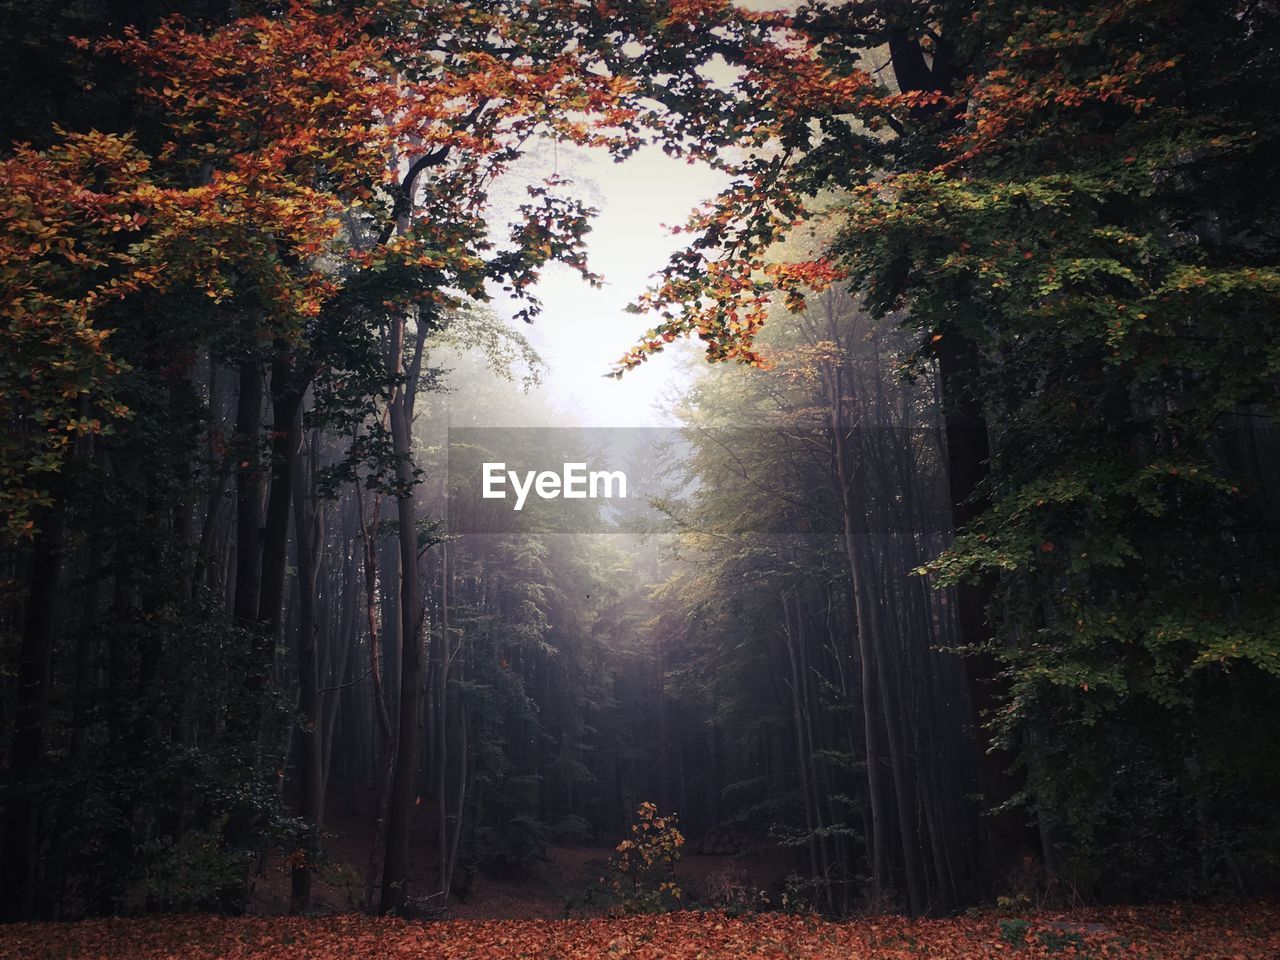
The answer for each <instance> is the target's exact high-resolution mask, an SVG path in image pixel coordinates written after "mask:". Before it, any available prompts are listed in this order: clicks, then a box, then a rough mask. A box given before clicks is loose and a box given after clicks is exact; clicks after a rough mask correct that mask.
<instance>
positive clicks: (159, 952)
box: [0, 903, 1280, 960]
mask: <svg viewBox="0 0 1280 960" xmlns="http://www.w3.org/2000/svg"><path fill="white" fill-rule="evenodd" d="M1277 951H1280V911H1277V908H1276V905H1275V904H1273V903H1239V904H1233V905H1231V906H1230V907H1225V908H1224V907H1180V906H1173V907H1145V908H1126V909H1115V910H1106V911H1090V912H1088V913H1081V914H1043V915H1039V916H1036V917H1034V918H1032V919H1030V920H1029V921H1028V920H1022V919H1018V918H1001V917H999V916H996V915H994V914H989V913H984V914H980V915H976V916H967V917H963V918H957V919H951V920H907V919H904V918H901V917H874V918H869V919H866V920H861V921H848V922H844V923H831V922H829V921H825V920H821V919H818V918H815V917H803V916H785V915H781V914H772V915H767V916H759V917H754V918H751V919H732V918H728V917H725V916H724V915H723V914H718V913H673V914H664V915H661V916H646V917H633V918H630V919H622V920H603V919H601V920H564V921H541V920H507V921H480V922H471V921H452V922H441V923H428V924H420V923H411V922H405V921H401V920H390V919H384V920H373V919H369V918H366V917H355V916H340V917H331V918H327V919H322V920H303V919H258V918H252V919H248V918H246V919H238V920H228V919H218V918H213V917H206V916H193V917H171V918H163V919H153V920H100V921H89V922H85V923H79V924H65V925H39V924H31V925H25V926H15V927H9V928H7V929H6V930H5V937H4V939H3V940H0V958H2V960H56V958H62V957H68V958H69V957H77V958H84V960H126V958H128V960H160V958H169V957H184V958H190V960H214V958H219V960H266V958H281V957H310V958H315V960H322V958H327V957H343V958H345V960H384V958H387V957H405V958H423V960H426V958H431V960H504V958H510V960H516V958H524V960H535V958H537V960H544V958H548V957H559V958H562V960H570V958H581V960H588V958H589V960H597V958H600V957H628V958H632V960H659V958H668V960H681V958H687V960H694V958H702V960H737V958H740V957H760V958H766V960H767V958H775V960H782V958H794V957H809V958H813V960H835V958H841V960H845V958H851V957H856V958H859V960H862V958H866V960H895V958H907V957H932V958H936V960H984V958H994V957H1001V958H1015V957H1016V958H1018V960H1040V958H1048V957H1070V956H1090V957H1095V958H1098V960H1103V958H1117V960H1118V958H1131V960H1140V958H1149V960H1191V958H1196V960H1237V958H1239V960H1262V958H1266V957H1274V956H1276V955H1277Z"/></svg>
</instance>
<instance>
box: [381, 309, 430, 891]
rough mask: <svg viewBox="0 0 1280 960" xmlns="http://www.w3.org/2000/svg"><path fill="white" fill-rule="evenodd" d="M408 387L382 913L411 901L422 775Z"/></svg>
mask: <svg viewBox="0 0 1280 960" xmlns="http://www.w3.org/2000/svg"><path fill="white" fill-rule="evenodd" d="M404 331H405V318H404V316H403V315H400V316H398V317H396V319H395V320H394V321H393V322H392V328H391V353H390V357H389V363H388V368H389V371H390V373H391V374H392V376H393V377H397V378H398V377H399V375H400V372H401V371H402V369H403V367H404ZM409 389H410V387H409V385H408V384H407V383H401V384H400V385H398V386H397V387H396V389H395V391H394V393H393V394H392V396H391V403H390V408H391V410H390V412H391V443H392V448H393V449H394V451H395V453H396V483H397V486H399V487H400V490H399V491H398V499H397V500H396V513H397V518H398V521H399V531H398V532H399V538H400V640H401V646H400V704H399V708H400V709H399V718H398V723H397V726H398V731H397V736H396V758H395V772H394V774H393V775H392V782H391V802H390V804H389V806H388V810H387V850H386V855H385V858H384V860H383V865H382V904H381V912H382V913H402V912H403V911H404V907H405V903H406V901H407V899H408V890H407V889H406V886H405V879H406V873H407V870H408V860H409V821H410V816H411V815H412V813H413V808H414V787H415V784H416V781H417V776H418V708H419V705H420V701H421V687H422V649H421V644H420V643H419V635H420V632H421V629H422V600H421V596H420V589H421V588H420V584H419V581H418V529H417V519H416V517H415V511H414V502H413V490H414V480H415V478H414V473H413V460H412V453H413V448H412V438H411V436H410V426H411V420H410V418H411V412H410V409H409V402H410V401H409V400H408V398H407V393H408V391H409Z"/></svg>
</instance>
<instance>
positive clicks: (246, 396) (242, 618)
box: [232, 359, 262, 628]
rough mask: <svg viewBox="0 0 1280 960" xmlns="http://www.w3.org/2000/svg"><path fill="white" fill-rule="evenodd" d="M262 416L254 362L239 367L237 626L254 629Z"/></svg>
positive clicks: (259, 587) (259, 370) (259, 586)
mask: <svg viewBox="0 0 1280 960" xmlns="http://www.w3.org/2000/svg"><path fill="white" fill-rule="evenodd" d="M261 416H262V367H261V366H260V365H259V363H258V361H257V360H255V359H248V360H246V361H244V363H242V364H240V392H239V395H238V397H237V399H236V444H237V446H238V447H239V448H240V449H239V452H238V458H239V460H238V464H237V467H236V554H235V566H236V577H235V602H234V605H233V607H232V612H233V613H234V615H235V619H236V622H237V623H238V624H239V625H240V626H242V627H246V628H253V627H255V626H256V625H257V622H258V598H259V596H260V595H261V592H262V581H261V579H260V573H261V569H262V568H261V565H260V562H259V561H260V558H261V549H262V467H261V464H260V463H259V462H258V461H259V456H258V421H259V418H260V417H261Z"/></svg>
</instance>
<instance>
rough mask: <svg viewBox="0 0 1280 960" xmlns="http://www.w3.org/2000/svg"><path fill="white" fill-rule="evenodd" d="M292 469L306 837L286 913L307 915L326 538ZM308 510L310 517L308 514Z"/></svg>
mask: <svg viewBox="0 0 1280 960" xmlns="http://www.w3.org/2000/svg"><path fill="white" fill-rule="evenodd" d="M312 453H313V454H314V449H313V451H312ZM313 460H314V457H313ZM293 472H294V507H293V518H294V519H293V527H294V530H295V531H296V534H295V536H296V539H297V555H298V712H299V713H300V714H301V717H302V719H301V723H300V725H299V727H298V733H297V737H298V815H299V816H300V817H301V818H302V819H303V821H304V822H306V824H307V826H308V836H307V840H306V843H305V845H304V847H303V849H302V851H301V852H302V854H303V858H302V859H301V860H300V861H298V860H295V862H294V864H293V869H292V876H291V894H290V903H289V912H290V913H305V912H306V910H307V909H308V907H309V906H310V905H311V876H312V873H313V871H314V865H315V859H316V857H318V856H319V854H320V810H321V804H322V797H323V790H324V786H323V783H324V781H323V766H322V757H321V744H322V741H323V739H324V730H323V726H322V723H321V719H322V718H321V713H320V676H319V670H318V664H317V659H318V658H317V651H316V625H315V589H316V557H315V552H316V550H317V549H319V547H320V545H322V544H323V543H324V537H323V532H322V531H321V530H320V529H319V524H320V520H319V517H318V516H317V515H315V511H314V509H313V510H312V511H308V510H307V497H306V496H305V493H306V489H307V482H306V481H307V471H306V468H305V464H304V461H303V458H301V457H297V458H296V460H295V463H294V468H293ZM308 513H311V514H312V516H311V517H309V516H308ZM309 521H314V522H309Z"/></svg>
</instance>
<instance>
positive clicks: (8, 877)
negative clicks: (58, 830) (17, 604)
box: [0, 510, 62, 920]
mask: <svg viewBox="0 0 1280 960" xmlns="http://www.w3.org/2000/svg"><path fill="white" fill-rule="evenodd" d="M59 519H60V517H59V515H58V514H57V512H56V510H55V511H54V513H53V514H51V515H49V516H48V517H47V519H46V520H45V522H44V523H43V524H41V525H40V532H39V533H38V534H37V535H36V539H35V543H34V544H33V546H32V549H31V568H30V575H29V578H28V587H27V595H26V603H25V608H24V611H23V624H22V640H21V646H20V648H19V651H18V685H17V703H16V705H15V708H14V733H13V750H12V753H11V755H10V762H9V769H8V771H7V774H8V779H9V781H10V782H11V783H12V784H14V785H15V790H14V792H13V793H12V794H11V795H10V797H9V800H8V803H6V804H5V811H4V836H3V841H2V846H0V859H2V860H3V866H0V918H3V919H4V920H29V919H32V918H33V917H34V916H35V911H36V908H37V898H36V887H37V880H38V877H37V866H38V858H37V852H38V844H39V837H40V831H39V818H40V806H41V804H40V798H39V797H38V796H37V794H36V784H37V783H38V782H39V779H40V773H41V770H42V768H43V766H44V755H45V741H46V738H47V727H48V713H49V689H50V683H51V679H52V672H53V627H54V622H55V619H56V617H55V611H56V609H57V607H56V604H57V598H58V579H59V574H60V572H61V564H62V548H61V538H62V531H61V524H60V523H59Z"/></svg>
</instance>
